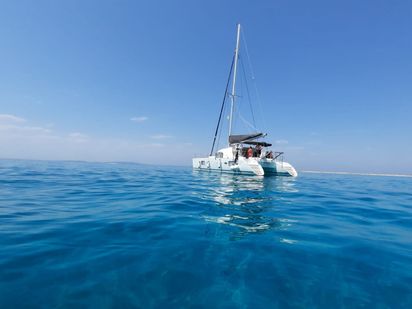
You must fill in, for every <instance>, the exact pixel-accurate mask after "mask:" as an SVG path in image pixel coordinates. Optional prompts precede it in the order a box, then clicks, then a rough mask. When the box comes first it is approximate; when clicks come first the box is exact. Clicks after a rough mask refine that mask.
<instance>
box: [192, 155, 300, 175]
mask: <svg viewBox="0 0 412 309" xmlns="http://www.w3.org/2000/svg"><path fill="white" fill-rule="evenodd" d="M193 168H194V169H201V170H218V171H219V170H220V171H222V172H232V173H240V174H254V175H259V176H263V175H282V176H292V177H296V176H297V175H298V173H297V172H296V170H295V169H294V168H293V166H292V165H290V164H289V163H287V162H282V161H276V160H273V159H266V158H248V159H247V158H244V157H239V160H238V161H237V162H236V163H235V161H234V160H233V159H229V158H217V157H215V156H209V157H206V158H193Z"/></svg>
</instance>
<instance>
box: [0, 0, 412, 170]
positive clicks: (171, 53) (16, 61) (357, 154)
mask: <svg viewBox="0 0 412 309" xmlns="http://www.w3.org/2000/svg"><path fill="white" fill-rule="evenodd" d="M237 23H241V25H242V40H241V51H240V57H241V62H242V63H243V64H244V65H243V66H242V68H243V67H244V68H245V74H244V76H245V77H244V78H243V77H239V83H238V86H239V87H238V88H239V90H238V93H239V99H238V103H239V108H238V109H237V112H238V113H239V114H237V119H243V120H245V121H243V123H244V124H248V123H249V124H250V120H251V118H250V114H251V113H249V115H248V108H249V103H248V102H249V101H248V100H247V97H248V96H247V91H246V90H247V89H249V90H250V92H251V93H252V92H253V93H252V94H251V101H252V106H253V109H254V114H255V116H256V127H257V128H258V129H260V130H264V132H266V133H268V136H267V139H268V141H271V142H272V143H273V146H274V149H275V150H276V151H284V152H285V159H286V160H287V161H289V162H290V163H291V164H292V165H294V166H295V167H296V168H297V169H298V170H321V171H348V172H376V173H408V174H412V138H411V135H412V61H411V60H412V36H411V31H412V2H411V1H407V0H405V1H396V0H395V1H393V0H392V1H389V0H388V1H380V0H364V1H359V0H356V1H352V0H345V1H339V0H336V1H330V0H328V1H327V0H325V1H318V0H313V1H303V0H302V1H298V0H296V1H293V0H290V1H285V0H272V1H196V0H190V1H189V0H186V1H182V0H176V1H156V0H154V1H153V0H152V1H124V0H119V1H114V0H112V1H107V0H98V1H97V0H96V1H92V0H81V1H77V0H70V1H69V0H61V1H44V0H39V1H32V0H31V1H24V0H21V1H14V0H13V1H11V0H10V1H5V0H3V1H0V158H18V159H41V160H86V161H129V162H140V163H150V164H165V165H190V164H191V158H192V157H193V156H194V155H201V154H208V152H209V151H210V148H211V144H212V139H213V135H214V130H215V126H216V122H217V118H218V115H219V109H220V106H221V102H222V98H223V94H224V90H225V85H226V80H227V78H228V73H229V68H230V63H231V59H232V57H233V52H234V45H235V35H236V24H237ZM246 46H247V50H246V48H245V47H246ZM249 62H250V63H251V66H249ZM251 68H252V69H251ZM242 76H243V75H242ZM252 77H254V78H252ZM248 78H249V82H248V83H246V81H247V80H248ZM246 85H248V86H247V88H246ZM255 87H256V89H257V92H256V91H252V90H255ZM245 89H246V90H245ZM241 107H242V108H241ZM243 116H244V117H243ZM248 117H249V118H248ZM223 123H224V125H223V127H224V128H223V129H224V130H225V132H222V136H221V143H220V145H221V146H225V142H226V138H227V132H226V128H225V126H227V119H226V118H225V119H224V121H223ZM247 126H249V125H246V128H245V126H244V127H243V128H242V127H241V125H239V126H238V127H237V128H236V130H238V131H237V132H235V133H245V132H244V131H241V130H247V129H248V128H247Z"/></svg>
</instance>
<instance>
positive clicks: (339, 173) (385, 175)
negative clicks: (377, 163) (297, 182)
mask: <svg viewBox="0 0 412 309" xmlns="http://www.w3.org/2000/svg"><path fill="white" fill-rule="evenodd" d="M300 172H301V173H310V174H336V175H357V176H384V177H406V178H412V175H407V174H381V173H355V172H322V171H300Z"/></svg>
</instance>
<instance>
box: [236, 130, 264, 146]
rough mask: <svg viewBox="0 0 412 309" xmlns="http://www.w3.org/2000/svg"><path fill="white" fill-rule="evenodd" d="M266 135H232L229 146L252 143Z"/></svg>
mask: <svg viewBox="0 0 412 309" xmlns="http://www.w3.org/2000/svg"><path fill="white" fill-rule="evenodd" d="M263 136H265V134H263V133H253V134H241V135H230V136H229V144H240V143H243V142H250V141H253V140H255V139H257V138H259V137H263Z"/></svg>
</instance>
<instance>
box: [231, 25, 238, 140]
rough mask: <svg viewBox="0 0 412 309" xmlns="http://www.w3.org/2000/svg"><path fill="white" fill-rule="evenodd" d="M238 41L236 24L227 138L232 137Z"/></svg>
mask: <svg viewBox="0 0 412 309" xmlns="http://www.w3.org/2000/svg"><path fill="white" fill-rule="evenodd" d="M239 39H240V24H237V37H236V49H235V58H234V62H235V66H234V68H233V82H232V93H231V95H230V96H231V102H230V115H229V136H230V135H232V122H233V110H234V108H235V90H236V71H237V60H238V57H239Z"/></svg>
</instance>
